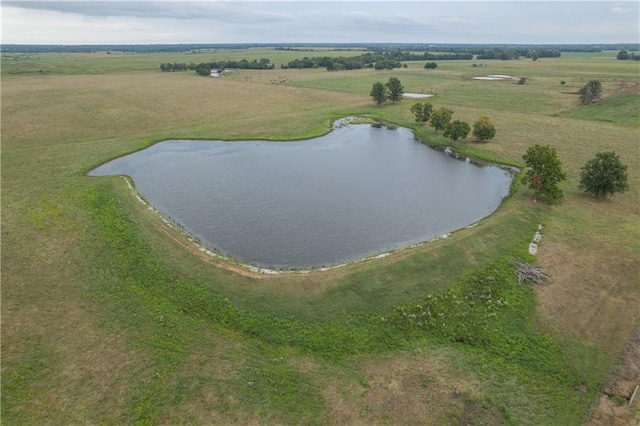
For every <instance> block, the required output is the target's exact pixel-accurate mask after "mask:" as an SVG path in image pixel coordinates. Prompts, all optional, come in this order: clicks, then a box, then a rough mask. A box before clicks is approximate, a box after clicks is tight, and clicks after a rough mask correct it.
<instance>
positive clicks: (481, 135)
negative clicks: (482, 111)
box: [473, 115, 496, 141]
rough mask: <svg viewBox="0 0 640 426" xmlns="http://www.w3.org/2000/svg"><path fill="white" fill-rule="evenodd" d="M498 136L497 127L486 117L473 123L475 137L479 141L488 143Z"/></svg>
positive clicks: (481, 117) (483, 116)
mask: <svg viewBox="0 0 640 426" xmlns="http://www.w3.org/2000/svg"><path fill="white" fill-rule="evenodd" d="M495 135H496V127H495V126H494V125H493V123H492V122H491V119H490V118H489V117H487V116H486V115H482V116H480V117H478V119H477V120H476V122H475V123H473V137H474V138H476V139H477V140H479V141H488V140H490V139H493V137H494V136H495Z"/></svg>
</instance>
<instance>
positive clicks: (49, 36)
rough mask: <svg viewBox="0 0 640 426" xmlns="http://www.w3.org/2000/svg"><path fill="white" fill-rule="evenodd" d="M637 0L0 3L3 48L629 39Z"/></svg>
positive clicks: (636, 31) (635, 36) (633, 38)
mask: <svg viewBox="0 0 640 426" xmlns="http://www.w3.org/2000/svg"><path fill="white" fill-rule="evenodd" d="M639 6H640V2H638V1H632V2H625V1H623V2H618V1H573V0H561V1H557V0H556V1H548V2H547V1H518V0H512V1H482V0H475V1H458V0H454V1H390V0H388V1H339V0H334V1H323V2H319V1H302V0H298V1H278V2H275V1H241V0H236V1H217V0H204V1H155V0H137V1H131V0H115V1H113V0H112V1H79V0H72V1H31V0H18V1H11V0H2V2H1V3H0V7H1V13H2V43H6V44H11V43H24V44H163V43H286V42H296V43H305V42H314V43H322V42H333V43H350V42H407V43H524V44H527V43H578V44H579V43H637V42H638V41H639V39H640V28H639V27H640V24H639V21H638V16H639V14H640V11H639V9H640V7H639Z"/></svg>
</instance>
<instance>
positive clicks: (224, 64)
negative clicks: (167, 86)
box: [160, 58, 274, 76]
mask: <svg viewBox="0 0 640 426" xmlns="http://www.w3.org/2000/svg"><path fill="white" fill-rule="evenodd" d="M229 68H240V69H252V70H271V69H273V68H274V65H273V64H272V63H271V61H270V60H269V59H266V58H263V59H260V60H259V61H258V60H257V59H254V60H253V61H249V60H247V59H242V60H240V61H219V62H201V63H199V64H195V63H193V62H192V63H190V64H188V65H187V64H186V63H182V62H181V63H163V64H160V70H162V71H165V72H171V71H187V70H195V72H196V73H197V74H199V75H202V76H208V75H210V74H211V70H221V69H222V70H224V69H229Z"/></svg>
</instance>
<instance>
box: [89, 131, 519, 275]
mask: <svg viewBox="0 0 640 426" xmlns="http://www.w3.org/2000/svg"><path fill="white" fill-rule="evenodd" d="M90 175H91V176H104V175H128V176H130V177H131V178H132V179H133V181H134V182H135V185H136V188H137V190H138V192H139V193H140V194H141V195H142V196H143V197H144V198H145V199H146V200H147V201H149V203H151V205H153V206H154V207H155V208H156V209H158V210H159V211H161V212H162V213H164V214H165V215H167V216H169V217H170V218H172V219H173V220H174V221H176V222H177V223H178V224H180V226H181V227H183V228H184V230H185V231H186V232H188V233H190V234H191V235H193V236H195V237H196V238H197V239H199V240H200V241H201V242H203V243H204V244H205V245H207V246H210V247H212V248H214V249H216V250H218V251H219V252H221V253H223V254H226V255H229V256H231V257H233V258H235V259H238V260H240V261H243V262H246V263H250V264H253V265H256V266H261V267H273V268H287V269H295V268H309V267H322V266H330V265H336V264H341V263H345V262H349V261H353V260H356V259H361V258H364V257H369V256H374V255H377V254H380V253H384V252H387V251H389V250H392V249H397V248H402V247H408V246H410V245H412V244H415V243H419V242H423V241H427V240H430V239H433V238H434V237H437V236H439V235H442V234H446V233H449V232H451V231H454V230H456V229H460V228H464V227H466V226H469V225H471V224H473V223H475V222H477V221H478V220H480V219H482V218H484V217H486V216H488V215H489V214H491V213H492V212H493V211H494V210H495V209H496V208H497V207H498V206H499V204H500V202H501V200H502V198H503V197H505V196H506V195H507V194H508V192H509V188H510V185H511V180H512V173H511V172H510V171H508V170H505V169H503V168H500V167H498V166H494V165H477V164H474V163H472V162H470V161H468V160H460V159H456V158H454V157H453V156H451V155H447V154H446V153H443V152H440V151H438V150H435V149H432V148H429V147H428V146H426V145H425V144H424V143H422V142H421V141H420V140H418V139H416V138H415V137H414V135H413V133H412V132H411V130H409V129H405V128H397V129H390V128H386V127H375V126H372V125H369V124H348V125H342V126H336V127H335V128H334V129H333V131H332V132H330V133H329V134H327V135H325V136H322V137H319V138H316V139H309V140H304V141H296V142H268V141H242V142H225V141H193V140H188V141H187V140H174V141H166V142H161V143H158V144H155V145H153V146H151V147H149V148H147V149H145V150H143V151H139V152H136V153H133V154H130V155H127V156H125V157H122V158H118V159H116V160H113V161H111V162H109V163H106V164H104V165H102V166H100V167H98V168H97V169H95V170H93V171H92V172H91V173H90Z"/></svg>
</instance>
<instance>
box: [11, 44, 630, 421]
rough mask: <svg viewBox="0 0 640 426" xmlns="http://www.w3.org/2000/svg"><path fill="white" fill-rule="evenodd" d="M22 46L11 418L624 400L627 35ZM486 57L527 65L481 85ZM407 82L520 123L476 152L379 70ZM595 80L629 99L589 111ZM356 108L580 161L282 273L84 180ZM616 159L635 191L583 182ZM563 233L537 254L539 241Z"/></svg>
mask: <svg viewBox="0 0 640 426" xmlns="http://www.w3.org/2000/svg"><path fill="white" fill-rule="evenodd" d="M360 53H361V52H356V51H353V52H343V51H339V52H338V51H330V52H322V55H325V54H326V55H338V56H342V55H347V54H360ZM10 56H11V57H5V56H4V55H3V58H2V80H1V83H2V94H1V100H2V106H1V108H2V110H1V112H2V116H1V124H2V200H1V203H2V242H1V244H2V254H1V255H2V266H1V267H2V279H3V288H2V305H3V306H2V309H3V311H2V314H3V315H2V378H3V380H2V419H3V423H5V424H42V423H56V424H79V423H82V424H86V423H91V424H131V423H136V424H156V423H194V424H211V423H215V424H301V423H303V424H390V423H396V424H398V423H400V424H412V423H419V424H434V425H442V424H514V425H515V424H517V425H519V424H536V425H537V424H563V425H579V424H583V423H584V422H585V420H586V419H588V418H589V417H590V416H591V417H597V416H600V415H601V414H602V413H603V412H606V410H604V411H601V410H603V409H601V408H594V407H596V403H597V401H598V398H599V397H601V398H604V399H603V400H602V401H601V403H605V404H614V403H615V401H616V400H615V399H614V398H609V397H607V396H603V394H602V391H603V388H604V385H605V383H607V382H608V381H612V380H615V379H616V376H615V375H611V374H612V371H614V368H615V366H616V365H617V363H618V362H620V361H621V359H623V357H624V355H625V352H624V351H623V349H624V345H625V341H626V339H627V337H628V336H629V335H630V334H631V333H632V332H633V331H634V329H637V327H638V326H639V324H638V318H637V312H640V288H639V286H638V282H637V277H638V276H640V245H639V243H638V242H639V241H640V228H638V219H639V217H640V156H638V141H639V136H640V111H639V108H638V105H639V104H640V102H639V101H640V99H639V97H640V74H639V73H638V71H640V64H638V63H631V62H627V61H625V62H623V61H616V60H615V52H602V53H595V54H585V53H581V54H563V55H562V57H561V58H553V59H544V58H543V59H540V60H538V61H535V62H534V61H531V60H520V61H477V60H472V61H450V62H446V61H439V62H438V69H436V70H425V69H423V63H422V62H416V63H409V66H408V67H407V68H403V69H397V70H393V71H381V72H378V71H374V70H371V69H367V70H358V71H340V72H327V71H325V70H322V69H316V70H312V69H310V70H281V69H279V68H276V69H274V70H268V71H250V70H237V71H233V72H231V73H229V75H228V77H225V78H221V79H213V78H206V77H199V76H197V75H196V74H195V73H194V72H192V71H187V72H177V73H166V72H161V71H160V70H159V64H160V63H162V62H187V63H189V62H196V63H197V62H202V61H209V60H212V59H216V60H225V59H242V58H247V59H250V60H252V59H260V58H262V57H266V58H269V59H270V60H272V61H273V62H274V63H276V64H277V65H278V66H279V64H280V63H282V62H288V61H289V60H291V59H295V58H301V57H302V56H312V53H310V52H297V51H274V50H260V49H251V50H243V51H220V52H206V53H198V54H157V55H156V54H153V55H124V54H119V53H117V52H112V53H110V54H107V53H106V52H104V53H96V54H83V55H72V54H39V55H17V56H16V55H14V54H11V55H10ZM474 65H475V66H474ZM40 70H42V72H40ZM487 74H507V75H513V76H516V77H523V76H525V77H528V80H527V82H526V83H525V84H524V85H518V84H517V82H516V81H498V82H490V81H478V80H473V79H472V77H473V76H478V75H487ZM391 76H395V77H398V78H399V79H400V80H401V81H402V83H403V84H404V86H405V90H406V91H412V92H413V91H417V92H419V91H424V92H433V93H435V95H436V96H435V97H433V98H430V99H429V102H432V103H433V104H434V106H435V107H436V108H438V107H440V106H446V107H447V108H450V109H452V110H454V117H455V118H458V119H462V120H466V121H468V122H473V121H474V120H475V119H476V118H477V117H478V116H480V115H488V116H489V117H490V118H491V120H492V121H493V122H494V123H495V125H496V127H497V134H496V137H495V139H494V140H492V141H491V142H488V143H485V144H477V143H473V142H468V141H461V142H460V141H459V142H457V143H452V142H451V141H448V140H446V139H444V138H443V137H442V136H441V135H439V134H436V133H435V132H434V131H433V129H431V128H425V127H416V126H415V124H414V123H413V118H412V115H411V113H410V111H409V108H410V106H411V105H412V104H413V103H414V102H416V101H409V100H403V101H401V102H399V103H398V104H394V105H391V104H388V105H383V106H380V107H378V106H376V105H375V104H374V103H373V101H372V100H371V98H370V96H369V92H370V90H371V86H372V85H373V83H375V82H376V81H381V82H386V81H387V80H388V79H389V77H391ZM591 79H598V80H600V81H602V83H603V87H604V97H603V99H602V100H601V101H600V102H598V103H597V104H594V105H588V106H581V105H580V104H579V103H578V98H577V93H576V92H577V91H578V89H579V88H580V87H581V86H582V85H584V84H585V83H586V82H587V81H589V80H591ZM561 81H564V82H565V84H561ZM347 115H361V116H368V117H373V118H376V119H380V120H385V121H388V122H392V123H395V124H397V125H401V126H408V127H412V128H414V129H415V132H416V134H418V135H420V136H421V137H422V138H423V139H425V140H426V141H427V142H429V143H433V144H437V145H450V146H452V147H453V148H454V149H456V150H457V151H459V152H462V153H466V154H468V155H473V156H477V157H481V158H488V159H493V160H496V161H500V162H504V163H509V164H514V165H522V154H523V153H524V152H525V151H526V149H527V148H528V147H529V146H531V145H534V144H551V145H552V146H554V147H556V148H557V150H558V154H559V157H560V159H561V160H562V162H563V165H564V168H565V170H566V171H567V173H568V175H569V178H568V180H567V182H566V184H564V186H563V189H564V191H565V197H564V199H563V200H562V201H560V202H559V203H557V204H554V205H550V204H548V203H546V202H544V201H539V202H537V203H534V202H533V201H532V198H531V193H530V192H529V191H528V190H527V189H526V188H523V187H521V186H520V185H517V184H516V185H515V187H514V193H513V194H512V195H511V196H510V197H509V198H508V199H507V200H505V202H504V203H503V205H502V206H501V207H500V208H499V210H498V211H497V212H496V213H495V214H494V215H492V216H491V217H489V218H487V219H485V220H483V221H481V222H480V223H479V224H478V225H477V226H476V227H474V228H471V229H465V230H462V231H460V232H457V233H454V234H452V235H451V236H450V237H449V238H447V239H444V240H440V241H437V242H434V243H429V244H425V245H422V246H419V247H415V248H412V249H407V250H399V251H397V252H394V253H393V254H392V255H391V256H389V257H387V258H384V259H379V260H375V261H368V262H363V263H357V264H353V265H350V266H348V267H345V268H341V269H337V270H333V271H329V272H324V273H320V272H314V273H311V274H305V275H300V274H298V275H295V274H293V275H281V276H275V277H264V276H255V274H252V273H250V271H248V270H246V269H242V268H241V267H239V265H236V264H233V263H231V264H230V263H224V262H221V261H220V260H216V259H203V258H202V257H201V256H199V255H198V252H197V250H195V249H194V248H193V246H192V245H190V244H189V242H188V241H187V240H186V239H185V238H184V237H183V236H181V235H180V234H178V233H176V232H175V231H173V230H171V229H169V228H167V227H166V226H165V225H163V224H162V222H161V221H160V220H159V219H158V218H157V217H156V216H155V215H154V213H153V212H151V211H150V210H149V209H147V208H146V207H145V206H143V205H141V204H140V203H138V202H137V201H136V199H135V198H134V197H133V196H132V193H131V191H130V189H129V188H128V187H127V185H126V184H125V181H124V180H123V179H122V178H121V177H105V178H88V177H86V176H84V174H85V173H86V172H87V171H88V170H90V169H91V168H92V167H95V166H96V165H98V164H101V163H103V162H105V161H108V160H110V159H112V158H114V157H117V156H120V155H124V154H126V153H129V152H132V151H135V150H139V149H142V148H144V147H146V146H148V145H150V144H152V143H154V142H157V141H160V140H165V139H173V138H175V139H179V138H207V139H228V140H236V139H251V138H255V139H270V140H280V139H284V140H295V139H301V138H308V137H313V136H317V135H320V134H323V133H325V132H327V131H329V129H330V123H331V121H332V120H334V119H337V118H339V117H343V116H347ZM603 150H615V151H616V153H618V154H619V156H620V158H621V159H622V161H623V162H624V163H625V164H627V165H628V167H629V169H628V172H629V183H630V190H629V191H628V192H627V193H624V194H620V195H617V196H615V197H613V198H611V199H608V200H603V201H598V200H595V199H593V198H591V197H589V196H587V195H585V194H584V193H583V192H582V191H580V189H579V188H578V182H579V173H580V168H581V167H582V165H583V164H584V163H585V161H587V160H588V159H590V158H592V157H593V156H594V155H595V153H596V152H598V151H603ZM416 184H423V183H420V182H416ZM256 208H260V206H256ZM539 224H542V225H543V233H544V239H543V242H542V244H541V246H540V252H539V255H538V256H537V258H533V257H531V256H530V255H528V254H527V252H526V248H527V245H528V244H529V242H530V240H531V237H532V235H533V233H534V232H535V230H536V229H537V227H538V225H539ZM512 260H520V261H529V262H536V263H537V264H539V265H540V266H542V267H544V268H545V269H546V271H547V272H548V274H549V275H550V277H551V279H550V280H549V281H548V282H547V283H545V284H543V285H538V286H532V285H530V284H519V283H518V282H517V280H516V279H515V274H514V271H513V267H512V264H511V262H512ZM418 305H419V307H418ZM425 307H427V308H425ZM425 309H429V310H430V312H432V313H433V318H435V320H431V319H429V320H425V321H423V323H418V322H417V321H416V320H415V318H417V317H416V316H413V317H412V316H411V315H417V314H416V312H424V310H425ZM421 318H422V317H421ZM430 318H431V317H430ZM620 392H622V391H620ZM619 397H626V396H625V395H621V396H619ZM603 401H604V402H603ZM637 408H638V406H637V405H636V406H634V407H630V408H629V407H626V408H625V407H620V408H619V409H618V411H617V412H618V414H617V415H618V417H617V418H616V419H614V420H616V421H619V422H620V424H633V422H634V421H635V420H634V419H636V418H637V416H638V409H637ZM634 410H635V411H634ZM602 415H604V414H602ZM634 416H635V417H634ZM623 422H626V423H623Z"/></svg>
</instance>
